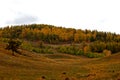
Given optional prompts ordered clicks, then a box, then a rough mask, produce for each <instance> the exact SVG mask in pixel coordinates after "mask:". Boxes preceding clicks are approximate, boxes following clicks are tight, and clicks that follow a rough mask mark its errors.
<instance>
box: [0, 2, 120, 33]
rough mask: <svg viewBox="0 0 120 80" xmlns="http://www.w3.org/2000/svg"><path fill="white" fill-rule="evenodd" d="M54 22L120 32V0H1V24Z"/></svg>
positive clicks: (65, 25)
mask: <svg viewBox="0 0 120 80" xmlns="http://www.w3.org/2000/svg"><path fill="white" fill-rule="evenodd" d="M33 23H39V24H41V23H42V24H51V25H56V26H63V27H72V28H77V29H90V30H94V29H95V30H99V31H110V32H116V33H120V30H119V28H120V0H0V26H1V27H4V26H7V25H14V24H33Z"/></svg>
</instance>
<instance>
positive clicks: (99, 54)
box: [85, 52, 105, 58]
mask: <svg viewBox="0 0 120 80" xmlns="http://www.w3.org/2000/svg"><path fill="white" fill-rule="evenodd" d="M85 56H87V57H89V58H99V57H104V56H105V55H104V54H102V53H92V52H89V53H86V54H85Z"/></svg>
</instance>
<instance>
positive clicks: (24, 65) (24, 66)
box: [0, 43, 120, 80]
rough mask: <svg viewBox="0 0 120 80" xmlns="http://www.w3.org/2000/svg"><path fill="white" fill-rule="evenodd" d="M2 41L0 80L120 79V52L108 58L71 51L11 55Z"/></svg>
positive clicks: (0, 49) (27, 52)
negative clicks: (80, 54)
mask: <svg viewBox="0 0 120 80" xmlns="http://www.w3.org/2000/svg"><path fill="white" fill-rule="evenodd" d="M4 46H5V45H4V44H2V43H1V44H0V80H43V78H45V80H120V53H117V54H113V55H111V56H109V57H104V58H87V57H84V56H74V55H69V54H62V53H54V54H37V53H33V52H29V51H26V50H22V55H19V54H16V55H15V56H12V55H11V52H10V51H7V50H5V49H4Z"/></svg>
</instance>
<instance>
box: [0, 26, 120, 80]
mask: <svg viewBox="0 0 120 80" xmlns="http://www.w3.org/2000/svg"><path fill="white" fill-rule="evenodd" d="M10 42H12V43H11V44H10ZM8 46H9V48H10V49H8V50H7V48H6V47H8ZM14 46H15V47H14ZM11 47H12V48H13V49H17V50H16V53H14V55H13V52H15V50H12V49H11ZM19 52H20V53H19ZM119 59H120V35H119V34H115V33H110V32H99V31H97V30H93V31H91V30H81V29H73V28H63V27H56V26H53V25H46V24H31V25H19V26H11V27H9V26H8V27H4V28H1V29H0V80H119V79H120V61H119Z"/></svg>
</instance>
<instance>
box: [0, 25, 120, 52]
mask: <svg viewBox="0 0 120 80" xmlns="http://www.w3.org/2000/svg"><path fill="white" fill-rule="evenodd" d="M0 37H2V38H19V39H22V40H26V41H35V42H40V41H42V42H44V43H47V44H81V43H87V45H86V46H84V48H83V49H86V50H87V49H88V47H89V50H90V51H91V52H98V53H101V52H103V51H104V50H109V51H111V52H112V53H116V52H120V35H119V34H116V33H111V32H102V31H97V30H93V31H91V30H81V29H74V28H64V27H56V26H53V25H46V24H31V25H19V26H11V27H9V26H8V27H4V28H1V29H0ZM83 51H85V50H83Z"/></svg>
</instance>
